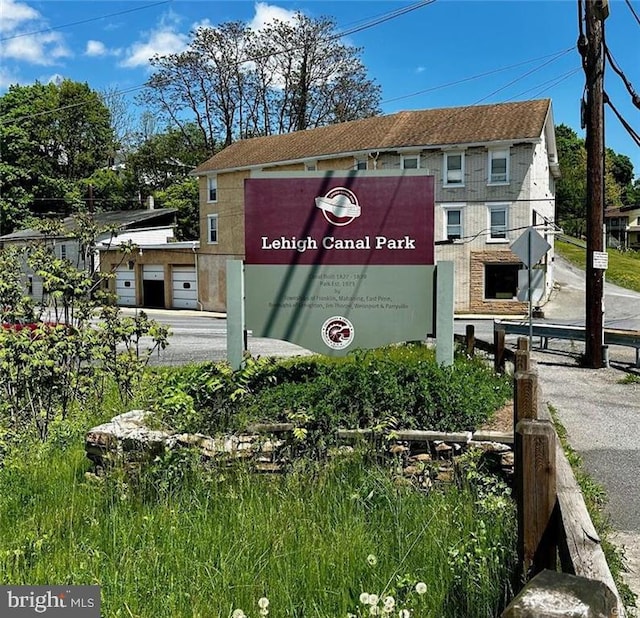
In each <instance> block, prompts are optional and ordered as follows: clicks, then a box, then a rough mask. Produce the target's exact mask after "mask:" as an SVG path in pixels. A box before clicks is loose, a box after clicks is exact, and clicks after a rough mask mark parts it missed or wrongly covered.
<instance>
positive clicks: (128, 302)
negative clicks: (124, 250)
mask: <svg viewBox="0 0 640 618" xmlns="http://www.w3.org/2000/svg"><path fill="white" fill-rule="evenodd" d="M116 295H117V297H118V300H117V302H118V305H124V306H125V307H133V306H134V305H135V304H136V271H135V270H129V269H128V268H127V267H126V266H121V267H119V268H116Z"/></svg>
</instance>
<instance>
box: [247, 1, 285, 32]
mask: <svg viewBox="0 0 640 618" xmlns="http://www.w3.org/2000/svg"><path fill="white" fill-rule="evenodd" d="M255 10H256V14H255V15H254V16H253V19H252V20H251V21H250V22H249V27H250V28H251V29H252V30H260V29H261V28H264V27H265V26H266V25H267V24H269V23H270V22H272V21H274V20H275V19H277V20H279V21H284V22H287V21H292V20H293V17H294V15H295V14H296V12H295V11H289V10H287V9H283V8H282V7H279V6H275V5H273V4H267V3H266V2H256V4H255Z"/></svg>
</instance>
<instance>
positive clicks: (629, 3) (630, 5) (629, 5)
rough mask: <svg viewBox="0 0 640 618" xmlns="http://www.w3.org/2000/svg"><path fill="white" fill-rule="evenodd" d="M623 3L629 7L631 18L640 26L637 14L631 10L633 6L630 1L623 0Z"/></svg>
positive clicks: (639, 18) (639, 17)
mask: <svg viewBox="0 0 640 618" xmlns="http://www.w3.org/2000/svg"><path fill="white" fill-rule="evenodd" d="M625 2H626V4H627V6H628V7H629V10H630V11H631V13H632V14H633V16H634V17H635V18H636V21H637V22H638V25H639V26H640V16H638V14H637V13H636V11H635V9H634V8H633V5H632V4H631V2H630V0H625Z"/></svg>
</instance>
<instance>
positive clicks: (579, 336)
mask: <svg viewBox="0 0 640 618" xmlns="http://www.w3.org/2000/svg"><path fill="white" fill-rule="evenodd" d="M493 330H494V332H495V331H496V330H504V332H505V333H506V334H508V335H528V334H529V323H528V322H522V321H516V320H494V322H493ZM532 335H533V336H534V337H540V339H541V347H542V348H544V349H548V347H549V339H566V340H572V341H585V338H586V335H585V327H584V326H571V325H568V324H546V323H542V322H537V323H536V322H534V323H533V325H532ZM604 345H620V346H625V347H629V348H635V350H636V367H640V331H637V330H621V329H616V328H605V329H604Z"/></svg>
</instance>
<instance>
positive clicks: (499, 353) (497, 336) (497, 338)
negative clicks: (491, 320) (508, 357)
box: [493, 328, 505, 373]
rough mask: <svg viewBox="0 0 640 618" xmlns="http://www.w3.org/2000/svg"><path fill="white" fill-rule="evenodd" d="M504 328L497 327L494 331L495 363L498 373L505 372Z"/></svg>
mask: <svg viewBox="0 0 640 618" xmlns="http://www.w3.org/2000/svg"><path fill="white" fill-rule="evenodd" d="M504 338H505V330H504V328H496V329H494V331H493V349H494V357H493V364H494V368H495V370H496V372H497V373H504Z"/></svg>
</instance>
